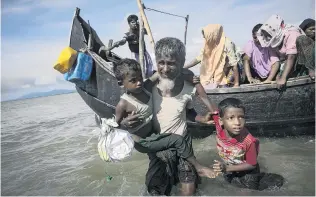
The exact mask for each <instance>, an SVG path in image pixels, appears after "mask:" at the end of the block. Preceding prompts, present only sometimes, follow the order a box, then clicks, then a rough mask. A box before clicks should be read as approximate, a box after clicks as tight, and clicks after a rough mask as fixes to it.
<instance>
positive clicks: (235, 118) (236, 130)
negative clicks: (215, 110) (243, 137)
mask: <svg viewBox="0 0 316 197" xmlns="http://www.w3.org/2000/svg"><path fill="white" fill-rule="evenodd" d="M220 123H221V125H222V126H224V129H226V130H227V132H228V133H229V135H231V136H237V135H239V134H240V132H241V131H242V130H243V129H244V127H245V112H244V110H243V109H241V108H235V107H228V108H226V109H225V112H224V116H223V117H221V118H220Z"/></svg>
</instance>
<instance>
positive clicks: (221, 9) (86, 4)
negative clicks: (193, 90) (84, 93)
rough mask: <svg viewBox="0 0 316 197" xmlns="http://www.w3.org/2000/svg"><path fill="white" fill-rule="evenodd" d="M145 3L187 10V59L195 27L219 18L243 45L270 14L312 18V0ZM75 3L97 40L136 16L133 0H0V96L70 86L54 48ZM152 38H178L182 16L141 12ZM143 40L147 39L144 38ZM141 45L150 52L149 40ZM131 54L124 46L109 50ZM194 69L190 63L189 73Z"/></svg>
mask: <svg viewBox="0 0 316 197" xmlns="http://www.w3.org/2000/svg"><path fill="white" fill-rule="evenodd" d="M143 2H144V4H145V6H147V7H149V8H154V9H158V10H163V11H167V12H172V13H175V14H178V15H184V16H185V15H187V14H189V15H190V20H189V26H188V38H187V57H186V59H187V61H191V60H192V58H194V57H195V56H196V55H197V54H198V53H199V51H200V48H201V47H202V44H203V42H202V38H201V28H202V27H203V26H205V25H207V24H210V23H219V24H222V25H223V27H224V32H225V34H226V35H227V36H228V37H230V38H231V40H232V41H234V42H235V43H236V45H237V46H239V47H241V48H243V46H244V45H245V43H246V42H247V41H248V40H249V39H251V30H252V28H253V26H254V25H256V24H257V23H263V22H264V21H265V20H266V19H268V18H269V16H270V15H272V14H279V15H281V16H282V17H283V18H284V20H285V22H286V23H292V24H299V23H300V22H301V21H303V20H304V19H306V18H315V1H314V0H301V1H298V0H265V1H259V0H172V1H170V0H143ZM75 7H79V8H81V16H82V17H83V18H84V19H85V20H89V21H90V24H91V26H93V28H94V29H95V30H96V31H97V33H98V35H99V37H100V38H101V40H102V41H103V43H107V42H108V40H109V39H113V40H114V41H116V40H119V39H121V38H122V36H123V34H124V32H126V31H127V29H128V25H127V22H126V18H127V16H128V15H130V14H137V15H138V7H137V3H136V0H93V1H92V0H2V5H1V11H2V13H1V17H2V20H1V24H2V25H1V28H2V31H1V34H2V37H1V39H2V45H1V47H2V48H1V52H2V58H1V100H7V99H12V98H16V97H19V96H21V95H23V94H26V93H30V92H35V91H50V90H53V89H71V88H73V87H74V85H73V84H71V83H69V82H65V81H64V80H63V76H62V75H61V74H60V73H59V72H57V71H55V70H54V69H53V64H54V63H55V61H56V60H57V58H58V55H59V53H60V51H61V50H62V49H63V48H64V47H66V46H67V45H68V43H69V42H68V39H69V33H70V26H71V21H72V17H73V14H74V10H75ZM146 14H147V17H148V19H149V23H150V26H151V29H152V32H153V35H154V39H155V41H157V40H159V39H160V38H162V37H166V36H173V37H177V38H180V39H181V40H183V37H184V24H185V22H184V19H181V18H176V17H172V16H168V15H162V14H160V13H155V12H152V11H146ZM147 41H148V39H147ZM147 48H148V50H149V52H150V53H151V54H152V48H151V45H149V42H147ZM114 52H116V53H117V54H119V55H120V56H122V57H131V55H130V52H129V50H128V46H127V45H125V46H122V47H120V48H118V49H115V50H114ZM197 71H198V68H195V72H197Z"/></svg>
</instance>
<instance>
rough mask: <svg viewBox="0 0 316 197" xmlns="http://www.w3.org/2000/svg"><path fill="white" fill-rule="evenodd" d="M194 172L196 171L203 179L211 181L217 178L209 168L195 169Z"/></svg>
mask: <svg viewBox="0 0 316 197" xmlns="http://www.w3.org/2000/svg"><path fill="white" fill-rule="evenodd" d="M196 170H197V172H198V174H199V175H200V176H203V177H207V178H210V179H213V178H215V177H216V176H217V173H215V172H214V170H212V169H211V168H208V167H201V168H199V169H196Z"/></svg>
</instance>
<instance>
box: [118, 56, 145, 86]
mask: <svg viewBox="0 0 316 197" xmlns="http://www.w3.org/2000/svg"><path fill="white" fill-rule="evenodd" d="M113 71H114V74H115V77H116V79H117V80H118V81H119V82H123V80H124V79H125V77H126V76H127V75H128V74H129V73H131V71H134V72H141V68H140V65H139V63H138V62H137V61H136V60H133V59H128V58H125V59H121V60H120V61H119V62H117V63H114V66H113Z"/></svg>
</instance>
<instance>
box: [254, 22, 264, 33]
mask: <svg viewBox="0 0 316 197" xmlns="http://www.w3.org/2000/svg"><path fill="white" fill-rule="evenodd" d="M261 26H262V24H261V23H259V24H257V25H256V26H254V27H253V29H252V34H255V33H256V32H257V31H258V30H259V29H260V27H261Z"/></svg>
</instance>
